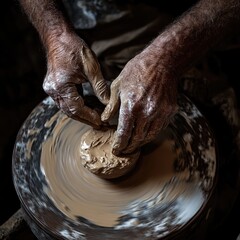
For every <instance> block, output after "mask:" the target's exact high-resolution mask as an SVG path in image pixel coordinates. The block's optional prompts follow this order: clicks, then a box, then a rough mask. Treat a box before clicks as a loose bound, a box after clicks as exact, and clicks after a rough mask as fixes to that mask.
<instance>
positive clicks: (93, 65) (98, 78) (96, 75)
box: [82, 48, 110, 105]
mask: <svg viewBox="0 0 240 240" xmlns="http://www.w3.org/2000/svg"><path fill="white" fill-rule="evenodd" d="M82 58H83V69H84V73H85V75H86V76H87V78H88V80H89V82H90V83H91V85H92V88H93V90H94V93H95V94H96V96H97V97H98V99H99V100H100V101H101V102H102V103H103V104H105V105H106V104H107V103H108V101H109V95H110V94H109V87H108V84H107V81H106V80H105V79H104V78H103V75H102V72H101V68H100V64H99V62H98V60H97V57H96V56H95V54H94V53H93V52H92V50H91V49H89V48H83V49H82Z"/></svg>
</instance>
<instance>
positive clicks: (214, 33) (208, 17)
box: [145, 0, 240, 76]
mask: <svg viewBox="0 0 240 240" xmlns="http://www.w3.org/2000/svg"><path fill="white" fill-rule="evenodd" d="M239 13H240V1H239V0H227V1H226V0H218V1H217V0H202V1H199V2H198V4H196V5H195V6H194V7H193V8H191V9H190V10H189V11H188V12H186V13H184V14H183V15H182V16H181V17H180V18H179V19H177V20H176V21H175V22H174V23H173V24H171V25H170V26H169V27H168V28H167V29H166V30H165V31H164V32H162V33H161V34H160V35H159V36H158V37H157V38H156V39H155V40H154V41H153V42H152V43H151V44H150V45H149V46H148V47H147V48H146V49H145V51H148V52H151V53H152V54H153V55H156V56H155V57H156V59H158V57H157V55H159V56H160V57H159V59H158V61H159V62H160V61H161V62H162V61H163V62H164V63H162V65H164V66H166V68H167V69H169V70H170V71H172V72H173V73H174V74H176V75H178V76H179V75H180V74H182V73H183V72H184V71H185V70H186V69H187V68H188V67H189V66H190V65H191V64H192V63H194V62H195V60H197V59H199V57H201V56H203V54H205V53H206V52H207V51H208V50H209V49H210V48H211V47H213V45H215V44H217V43H218V42H219V41H221V40H222V39H223V38H225V37H226V36H227V35H229V34H231V33H232V32H233V31H236V30H237V29H239V28H240V27H239V23H240V14H239ZM159 53H161V54H159Z"/></svg>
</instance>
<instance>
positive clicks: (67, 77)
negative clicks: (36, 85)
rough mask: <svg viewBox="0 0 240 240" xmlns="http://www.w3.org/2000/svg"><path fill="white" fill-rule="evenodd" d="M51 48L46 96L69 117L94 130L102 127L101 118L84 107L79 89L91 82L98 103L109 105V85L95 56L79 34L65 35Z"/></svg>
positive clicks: (51, 45) (45, 86)
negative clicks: (78, 86)
mask: <svg viewBox="0 0 240 240" xmlns="http://www.w3.org/2000/svg"><path fill="white" fill-rule="evenodd" d="M48 46H49V48H48V51H47V56H48V70H47V75H46V78H45V80H44V83H43V88H44V90H45V92H46V93H47V94H48V95H50V96H51V97H52V98H53V100H54V101H55V102H56V104H57V106H58V107H59V108H60V109H61V110H62V111H63V112H64V113H65V114H66V115H68V116H69V117H71V118H73V119H75V120H79V121H81V122H85V123H87V124H89V125H91V126H93V127H97V126H99V125H101V118H100V116H99V114H98V113H97V112H96V111H95V110H93V109H91V108H89V107H87V106H85V105H84V99H83V98H82V97H81V96H80V95H79V93H78V91H77V87H76V86H77V85H78V84H82V83H84V82H87V81H89V82H90V83H91V85H92V87H93V90H94V92H95V94H96V96H97V97H98V99H99V100H100V101H101V102H102V103H103V104H107V102H108V98H109V92H108V88H107V84H106V81H105V80H104V78H103V76H102V73H101V70H100V66H99V63H98V61H97V58H96V56H95V55H94V53H93V52H92V51H91V50H90V49H89V48H88V46H87V45H86V43H85V42H84V41H83V40H82V39H81V38H79V37H78V36H77V35H75V34H65V35H61V38H60V39H59V40H57V39H55V40H54V41H53V43H51V44H49V45H48Z"/></svg>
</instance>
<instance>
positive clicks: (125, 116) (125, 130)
mask: <svg viewBox="0 0 240 240" xmlns="http://www.w3.org/2000/svg"><path fill="white" fill-rule="evenodd" d="M133 127H134V118H133V116H132V115H131V113H130V111H129V110H128V109H127V108H126V107H125V106H121V108H120V114H119V119H118V127H117V130H116V132H115V135H114V142H113V154H115V155H120V154H121V153H122V150H123V149H124V148H126V146H127V145H128V142H129V139H130V137H131V135H132V131H133Z"/></svg>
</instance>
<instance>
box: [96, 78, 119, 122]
mask: <svg viewBox="0 0 240 240" xmlns="http://www.w3.org/2000/svg"><path fill="white" fill-rule="evenodd" d="M119 85H120V79H116V80H115V81H114V82H113V83H112V85H111V96H110V100H109V103H108V104H107V106H106V107H105V109H104V111H103V113H102V115H101V120H102V121H103V122H106V121H108V120H109V119H110V118H111V117H113V116H114V115H115V113H116V112H117V110H118V109H119V106H120V97H119V93H120V91H119Z"/></svg>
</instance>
